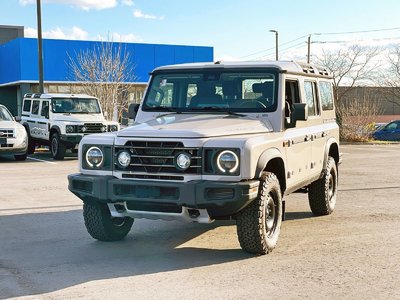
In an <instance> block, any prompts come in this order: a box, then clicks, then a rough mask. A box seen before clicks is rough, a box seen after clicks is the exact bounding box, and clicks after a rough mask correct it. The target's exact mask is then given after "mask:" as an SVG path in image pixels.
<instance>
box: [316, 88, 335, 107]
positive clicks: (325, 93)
mask: <svg viewBox="0 0 400 300" xmlns="http://www.w3.org/2000/svg"><path fill="white" fill-rule="evenodd" d="M319 91H320V94H321V103H322V110H332V109H333V93H332V84H331V83H330V82H326V81H320V82H319Z"/></svg>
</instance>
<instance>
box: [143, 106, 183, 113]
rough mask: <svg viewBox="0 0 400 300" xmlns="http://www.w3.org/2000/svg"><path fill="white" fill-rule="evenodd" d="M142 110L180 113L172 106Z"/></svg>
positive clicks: (147, 107)
mask: <svg viewBox="0 0 400 300" xmlns="http://www.w3.org/2000/svg"><path fill="white" fill-rule="evenodd" d="M144 108H145V109H144V111H169V112H174V113H177V114H180V113H181V111H179V110H178V107H173V106H154V107H149V106H146V107H144Z"/></svg>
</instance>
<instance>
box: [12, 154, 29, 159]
mask: <svg viewBox="0 0 400 300" xmlns="http://www.w3.org/2000/svg"><path fill="white" fill-rule="evenodd" d="M27 156H28V153H25V154H17V155H14V158H15V160H16V161H23V160H25V159H26V158H27Z"/></svg>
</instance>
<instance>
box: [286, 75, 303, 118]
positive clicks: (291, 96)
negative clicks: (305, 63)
mask: <svg viewBox="0 0 400 300" xmlns="http://www.w3.org/2000/svg"><path fill="white" fill-rule="evenodd" d="M294 103H300V97H299V83H298V81H296V80H286V82H285V117H286V118H288V117H290V114H291V112H292V109H293V108H292V106H293V104H294Z"/></svg>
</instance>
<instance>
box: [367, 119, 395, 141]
mask: <svg viewBox="0 0 400 300" xmlns="http://www.w3.org/2000/svg"><path fill="white" fill-rule="evenodd" d="M373 137H374V139H375V140H380V141H400V120H397V121H392V122H390V123H389V124H387V125H385V126H382V127H379V128H378V130H377V131H375V132H374V134H373Z"/></svg>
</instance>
